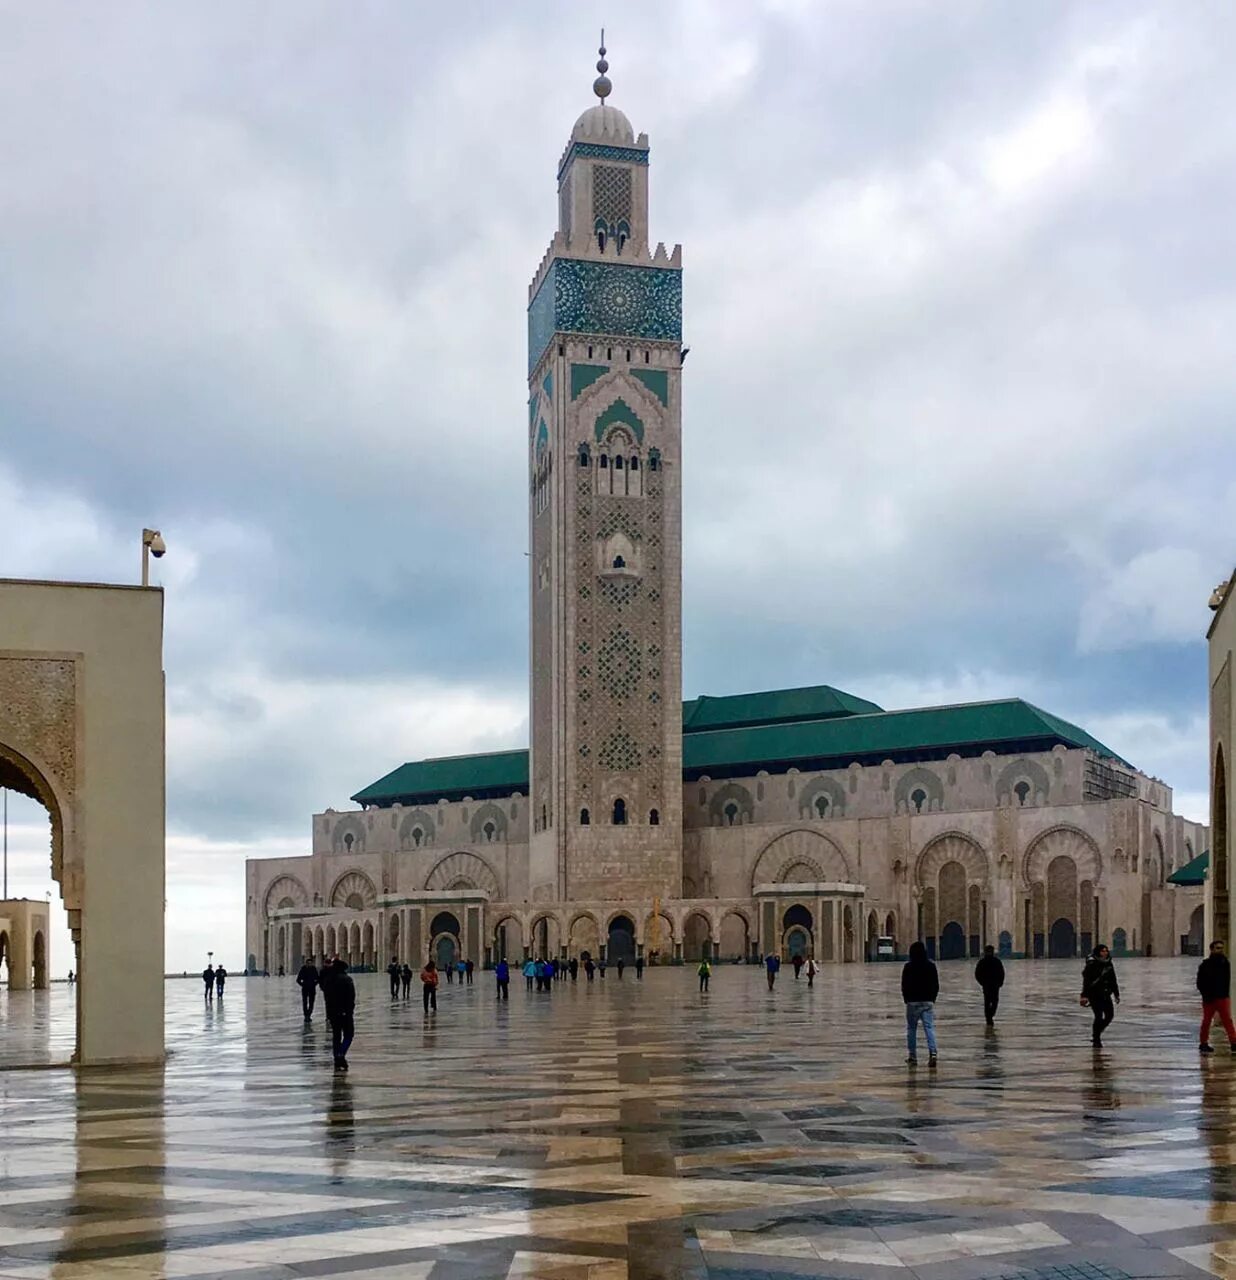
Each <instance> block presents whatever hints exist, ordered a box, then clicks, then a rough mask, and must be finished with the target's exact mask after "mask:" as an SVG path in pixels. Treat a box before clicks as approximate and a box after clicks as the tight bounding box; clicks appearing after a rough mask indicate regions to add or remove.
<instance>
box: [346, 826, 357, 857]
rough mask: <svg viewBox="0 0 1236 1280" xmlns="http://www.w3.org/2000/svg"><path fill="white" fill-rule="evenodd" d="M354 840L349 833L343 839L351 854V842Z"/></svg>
mask: <svg viewBox="0 0 1236 1280" xmlns="http://www.w3.org/2000/svg"><path fill="white" fill-rule="evenodd" d="M355 839H356V837H355V836H354V835H353V834H352V833H351V832H350V831H349V832H348V833H347V835H345V836H344V837H343V843H344V845H345V846H346V848H347V851H348V852H349V853H351V852H352V841H353V840H355Z"/></svg>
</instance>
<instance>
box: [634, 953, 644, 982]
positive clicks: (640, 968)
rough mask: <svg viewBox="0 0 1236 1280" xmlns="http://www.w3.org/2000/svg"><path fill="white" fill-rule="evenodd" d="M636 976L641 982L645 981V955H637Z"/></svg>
mask: <svg viewBox="0 0 1236 1280" xmlns="http://www.w3.org/2000/svg"><path fill="white" fill-rule="evenodd" d="M635 976H636V978H637V979H638V980H639V981H640V982H643V980H644V957H643V956H636V957H635Z"/></svg>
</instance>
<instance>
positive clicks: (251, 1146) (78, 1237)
mask: <svg viewBox="0 0 1236 1280" xmlns="http://www.w3.org/2000/svg"><path fill="white" fill-rule="evenodd" d="M1195 963H1196V962H1192V961H1175V960H1155V961H1143V960H1139V961H1124V962H1121V963H1120V964H1119V965H1118V968H1119V971H1120V976H1121V981H1122V986H1123V989H1124V1003H1123V1005H1122V1006H1121V1009H1120V1011H1119V1014H1118V1016H1117V1020H1116V1022H1115V1024H1114V1025H1113V1027H1112V1029H1111V1030H1110V1032H1109V1033H1108V1035H1107V1037H1106V1047H1105V1048H1104V1049H1103V1050H1102V1051H1101V1052H1096V1051H1094V1050H1092V1049H1091V1047H1090V1044H1089V1024H1088V1019H1087V1017H1086V1015H1085V1013H1084V1011H1082V1010H1080V1009H1079V1008H1078V1007H1077V998H1076V991H1077V988H1078V985H1079V972H1080V965H1079V964H1076V963H1071V962H1063V961H1057V962H1040V963H1038V964H1016V963H1014V964H1011V965H1010V966H1009V983H1008V986H1007V987H1006V989H1005V996H1004V1001H1003V1004H1002V1007H1001V1010H1000V1015H999V1019H998V1024H997V1029H996V1031H995V1032H994V1033H988V1032H986V1031H985V1029H984V1026H983V1020H982V1010H981V1007H980V1005H979V1002H978V1000H977V999H976V997H977V995H978V993H977V989H976V988H975V987H974V986H973V983H972V980H971V977H970V966H969V965H968V964H961V963H958V964H951V965H944V966H942V980H943V988H944V991H943V995H942V998H941V1002H940V1005H939V1007H938V1020H939V1033H940V1041H941V1045H940V1053H941V1057H940V1063H939V1066H938V1068H937V1069H935V1070H929V1069H928V1068H927V1066H926V1065H925V1061H924V1063H923V1064H922V1065H920V1066H919V1067H918V1068H917V1069H915V1070H911V1069H910V1068H908V1067H907V1066H906V1065H905V1064H904V1062H903V1058H904V1056H905V1045H904V1038H903V1025H904V1024H903V1018H902V1015H901V1010H900V1001H899V998H898V995H897V990H896V984H897V977H898V970H899V966H894V965H878V966H863V967H857V966H855V967H847V968H844V969H835V970H827V971H825V972H824V973H822V974H821V976H820V977H819V978H818V979H817V980H816V984H815V987H814V989H808V987H807V982H806V979H805V978H802V979H800V980H799V981H798V982H795V981H794V979H793V976H792V974H791V973H790V971H789V970H788V969H787V970H783V972H782V975H781V978H780V980H779V981H778V984H777V987H776V990H775V991H774V992H773V993H772V994H771V995H770V994H769V993H768V991H767V989H766V986H765V983H764V980H763V977H762V974H761V972H760V971H759V970H758V969H754V968H745V967H733V966H719V967H718V968H717V969H716V970H715V972H714V976H713V980H712V990H711V991H710V992H709V993H708V994H707V995H703V996H701V995H700V994H699V993H698V991H697V989H696V980H695V975H694V973H693V971H692V970H691V969H690V968H683V969H662V970H653V971H650V972H649V973H648V974H647V975H646V977H645V980H644V981H643V982H642V983H638V982H636V981H635V980H634V975H633V974H632V973H631V972H630V971H629V970H628V972H627V974H626V977H625V979H624V980H623V981H622V982H621V983H619V982H618V980H617V978H616V975H615V973H614V971H613V970H612V969H611V970H610V972H609V975H608V977H607V978H606V979H605V980H604V982H602V981H600V980H599V979H598V980H597V981H596V982H594V983H592V984H591V985H589V984H587V983H586V982H585V981H584V979H583V976H582V974H581V976H580V980H579V981H578V983H576V984H575V985H574V986H572V985H571V984H570V983H569V982H568V983H565V984H559V985H558V986H557V987H556V989H555V990H554V992H553V993H552V994H550V995H539V994H536V993H527V992H526V991H525V990H524V983H523V980H522V979H516V981H514V982H513V983H512V991H511V999H510V1003H509V1004H498V1003H497V1002H496V1001H495V999H494V989H493V985H492V980H491V979H490V977H489V976H488V975H485V974H478V975H477V978H476V983H475V985H474V986H472V987H470V988H469V987H464V988H460V987H459V986H457V985H456V986H444V987H443V989H442V993H441V997H440V1008H439V1012H438V1013H437V1015H436V1016H434V1017H431V1018H430V1020H429V1021H426V1019H425V1017H424V1016H423V1015H422V1012H421V1008H420V1002H419V1000H413V1001H409V1002H408V1003H406V1004H405V1003H404V1002H402V1001H399V1002H396V1003H392V1001H391V999H390V997H389V993H388V991H387V989H386V982H385V977H384V975H379V976H373V977H370V976H365V977H362V978H359V979H358V987H359V991H360V1006H359V1011H358V1036H357V1041H356V1044H355V1046H354V1048H353V1051H352V1054H351V1064H352V1069H351V1071H350V1072H349V1074H347V1075H346V1076H338V1075H335V1074H334V1073H333V1072H332V1070H331V1063H330V1054H329V1041H328V1037H327V1036H326V1034H325V1029H324V1025H323V1023H322V1021H321V1009H320V1006H319V1010H318V1014H317V1016H316V1017H315V1020H314V1022H313V1023H312V1024H311V1025H310V1026H308V1027H306V1026H304V1024H303V1019H302V1017H301V1013H300V1006H299V1000H298V998H297V993H296V988H295V986H294V984H293V983H292V981H291V980H290V979H285V980H280V979H276V978H271V979H254V980H250V981H245V980H243V979H233V981H232V982H231V983H230V984H229V986H228V989H227V994H226V997H225V999H224V1001H223V1003H222V1005H221V1006H220V1005H218V1004H216V1005H215V1006H214V1007H213V1008H208V1007H204V1002H203V999H202V994H201V986H200V984H199V983H198V982H196V981H193V980H190V981H181V982H169V983H168V988H167V994H168V1002H167V1003H168V1039H169V1049H170V1050H171V1057H170V1059H169V1062H168V1064H167V1066H166V1068H165V1069H160V1070H117V1071H104V1072H91V1073H84V1074H82V1075H81V1076H80V1077H79V1076H77V1075H76V1074H75V1073H73V1072H72V1071H70V1070H67V1069H64V1068H51V1069H49V1068H47V1067H46V1066H45V1065H40V1066H37V1067H35V1068H30V1067H20V1066H17V1065H16V1064H20V1063H40V1064H43V1063H46V1062H48V1061H51V1060H55V1059H56V1058H58V1057H61V1056H62V1055H63V1054H64V1053H65V1052H66V1051H67V1049H68V1047H70V1045H71V1035H72V1000H73V992H72V991H71V990H70V989H68V988H66V987H64V986H59V987H57V988H55V989H53V991H51V992H50V993H14V994H13V995H12V996H9V995H8V993H7V992H0V1062H2V1063H3V1064H4V1065H6V1066H8V1067H9V1068H10V1069H7V1070H3V1071H0V1108H2V1127H0V1276H3V1277H47V1276H52V1277H63V1278H64V1280H69V1278H70V1277H73V1278H76V1277H118V1278H119V1277H123V1278H125V1280H136V1278H137V1277H145V1276H159V1277H171V1276H197V1277H205V1276H228V1277H242V1276H243V1277H247V1278H250V1280H258V1278H261V1280H266V1278H270V1280H274V1278H275V1277H281V1278H284V1280H291V1278H292V1277H308V1276H329V1277H366V1278H367V1280H394V1278H395V1277H400V1278H402V1277H433V1278H434V1280H446V1278H447V1277H458V1278H460V1280H462V1278H464V1277H491V1276H492V1277H499V1276H544V1277H558V1278H560V1280H569V1278H575V1277H580V1278H583V1277H590V1278H592V1280H620V1278H622V1280H625V1278H628V1277H629V1278H631V1280H637V1278H639V1280H642V1278H645V1277H690V1278H691V1280H702V1278H704V1277H709V1278H711V1280H738V1278H739V1277H754V1278H760V1280H780V1278H782V1277H796V1276H837V1277H840V1276H845V1277H901V1278H903V1280H911V1278H912V1277H923V1278H924V1280H927V1278H931V1280H936V1278H939V1280H944V1278H945V1277H949V1278H952V1277H959V1278H962V1280H978V1278H980V1277H1010V1278H1011V1277H1021V1278H1024V1280H1036V1278H1039V1277H1042V1278H1045V1280H1046V1278H1051V1280H1087V1278H1089V1277H1094V1278H1096V1280H1097V1278H1100V1277H1101V1278H1104V1280H1119V1278H1120V1277H1126V1276H1136V1277H1152V1276H1197V1275H1217V1276H1229V1277H1236V1143H1234V1137H1233V1128H1234V1126H1236V1115H1234V1110H1233V1085H1234V1082H1236V1058H1233V1057H1232V1056H1231V1055H1230V1054H1229V1053H1228V1052H1227V1050H1226V1046H1221V1052H1220V1053H1217V1054H1216V1055H1215V1056H1214V1057H1213V1058H1210V1059H1206V1060H1201V1059H1199V1056H1198V1053H1197V1028H1196V1017H1195V1014H1196V1001H1195V996H1194V992H1193V972H1194V966H1195ZM122 998H123V983H122V982H121V983H120V984H118V987H117V999H122ZM1218 1042H1219V1043H1220V1044H1221V1037H1220V1040H1219V1041H1218Z"/></svg>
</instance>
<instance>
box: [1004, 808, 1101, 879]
mask: <svg viewBox="0 0 1236 1280" xmlns="http://www.w3.org/2000/svg"><path fill="white" fill-rule="evenodd" d="M1060 856H1065V857H1069V858H1072V860H1073V862H1074V863H1075V864H1076V866H1077V871H1078V879H1079V880H1089V881H1090V883H1091V884H1092V885H1097V884H1099V883H1100V881H1101V880H1102V878H1103V855H1102V854H1101V853H1100V852H1099V846H1098V845H1097V844H1096V843H1095V841H1094V838H1093V837H1092V836H1089V835H1087V834H1086V832H1084V831H1082V830H1081V829H1080V828H1079V827H1073V826H1070V825H1068V824H1067V823H1060V824H1058V825H1057V826H1054V827H1048V828H1047V830H1046V831H1041V832H1040V833H1039V834H1038V835H1037V836H1035V837H1034V839H1033V840H1031V841H1030V843H1029V844H1028V845H1027V846H1026V852H1025V854H1024V856H1023V857H1022V861H1021V874H1022V879H1023V880H1024V881H1025V883H1026V885H1027V886H1031V885H1034V884H1036V883H1038V884H1043V883H1045V882H1046V880H1047V868H1048V865H1049V864H1050V863H1051V862H1052V860H1053V859H1055V858H1057V857H1060Z"/></svg>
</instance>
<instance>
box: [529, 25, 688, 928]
mask: <svg viewBox="0 0 1236 1280" xmlns="http://www.w3.org/2000/svg"><path fill="white" fill-rule="evenodd" d="M600 53H601V57H600V60H599V61H598V62H597V70H598V71H599V72H600V74H599V75H598V77H597V79H596V81H595V83H594V84H593V91H594V92H595V93H596V95H597V98H598V99H599V102H598V104H597V105H596V106H592V107H589V108H588V110H587V111H585V112H584V113H583V115H581V116H580V117H579V119H578V120H577V121H576V122H575V128H574V129H573V130H572V131H571V140H570V142H568V143H567V147H566V151H565V152H564V153H563V156H562V160H561V162H560V163H559V165H558V211H559V212H558V230H557V232H556V233H555V235H554V238H553V240H552V242H551V243H550V246H549V251H548V252H547V253H546V255H545V258H544V260H543V261H542V263H541V266H540V269H539V270H538V271H537V273H536V277H535V279H534V280H533V281H532V285H531V287H530V289H529V293H528V297H529V302H528V459H529V523H530V525H531V530H530V538H529V545H530V547H531V582H530V590H531V594H532V600H531V610H530V614H531V619H532V646H531V647H532V690H531V693H532V715H531V719H532V735H531V736H532V766H531V767H532V775H531V795H530V802H531V806H532V817H533V822H532V837H531V857H530V868H529V872H530V874H529V891H530V896H531V898H532V900H533V901H552V900H574V901H580V900H583V899H590V898H591V899H597V898H600V899H611V900H612V899H626V900H643V899H651V898H653V897H678V896H681V893H682V713H681V702H682V656H681V655H682V483H681V480H682V477H681V460H682V447H681V445H682V432H681V424H682V411H681V379H682V250H681V248H680V247H679V246H677V245H676V246H675V247H674V251H673V253H672V254H667V253H666V251H665V246H664V244H658V245H657V246H656V251H655V252H653V251H652V250H651V249H650V248H649V241H648V136H647V134H640V136H639V138H636V137H635V133H634V131H633V130H632V128H631V124H630V121H629V120H628V119H627V118H626V116H625V115H623V113H622V112H621V111H619V110H618V109H617V108H616V107H612V106H609V105H608V104H607V102H606V98H608V97H609V94H610V90H611V87H612V86H611V85H610V81H609V78H608V77H607V76H606V74H605V73H606V71H607V70H608V69H609V64H608V63H607V62H606V61H605V47H604V36H603V35H602V46H601V50H600ZM602 927H604V926H602ZM564 941H565V940H564Z"/></svg>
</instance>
